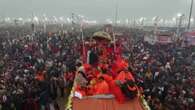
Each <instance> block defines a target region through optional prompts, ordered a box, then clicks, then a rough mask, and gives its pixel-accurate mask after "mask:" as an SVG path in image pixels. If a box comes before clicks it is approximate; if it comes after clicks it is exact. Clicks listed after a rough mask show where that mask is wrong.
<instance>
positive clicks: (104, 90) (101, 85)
mask: <svg viewBox="0 0 195 110" xmlns="http://www.w3.org/2000/svg"><path fill="white" fill-rule="evenodd" d="M109 93H110V89H109V85H108V83H107V82H106V81H105V80H104V77H102V76H100V77H99V78H98V81H97V83H96V84H95V86H94V95H99V94H109Z"/></svg>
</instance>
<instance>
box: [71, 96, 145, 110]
mask: <svg viewBox="0 0 195 110" xmlns="http://www.w3.org/2000/svg"><path fill="white" fill-rule="evenodd" d="M72 110H144V109H143V105H142V103H141V100H140V99H139V98H135V99H133V100H131V101H128V102H126V103H124V104H119V103H118V102H117V101H116V100H115V99H114V98H110V99H97V98H84V99H78V98H73V106H72Z"/></svg>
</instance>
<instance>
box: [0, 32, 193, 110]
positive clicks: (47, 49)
mask: <svg viewBox="0 0 195 110" xmlns="http://www.w3.org/2000/svg"><path fill="white" fill-rule="evenodd" d="M78 36H79V33H76V32H70V33H66V34H63V35H60V34H57V33H56V34H52V35H48V34H43V33H41V32H40V33H35V34H33V35H31V36H25V37H13V38H6V37H3V36H0V58H1V59H0V72H1V74H0V75H1V76H0V90H1V91H0V110H59V105H58V103H57V102H56V99H57V97H59V96H61V97H65V98H67V97H68V95H67V94H68V93H67V91H66V88H70V86H71V85H72V84H73V81H74V75H75V71H76V69H78V70H79V71H78V74H79V75H78V77H79V78H78V77H77V78H76V82H77V83H79V86H77V87H76V91H78V92H80V93H81V94H82V95H99V94H110V93H112V94H114V96H115V97H116V99H117V100H118V102H119V103H124V102H125V101H126V99H127V97H128V98H129V97H131V96H133V97H131V98H134V94H130V95H129V94H128V93H125V91H126V90H131V91H133V90H135V89H136V90H139V92H140V94H143V95H144V96H145V99H146V100H147V102H148V104H149V106H150V107H151V109H152V110H163V109H164V110H193V109H195V104H194V101H195V85H194V83H195V74H194V73H195V71H194V68H193V65H192V64H193V63H194V62H193V60H194V55H193V48H192V47H188V48H184V47H181V45H180V43H179V42H177V43H173V44H168V45H159V44H155V45H150V44H148V43H145V42H144V41H143V40H138V41H134V42H131V45H128V46H126V45H127V42H125V41H123V42H118V43H119V44H117V51H115V53H116V55H111V54H113V50H109V47H107V48H106V50H104V49H105V47H104V48H103V47H101V48H102V50H101V51H99V53H95V52H97V51H96V50H95V48H91V53H93V52H94V55H93V57H96V58H94V59H93V58H92V59H91V60H94V61H95V62H96V61H97V62H98V64H97V63H93V64H92V65H89V64H84V66H83V68H79V66H81V62H82V61H83V58H81V57H82V55H81V51H82V48H81V45H79V44H80V41H81V40H80V38H79V37H78ZM130 37H131V38H133V37H136V36H128V37H126V39H128V38H130ZM119 39H120V38H119ZM126 41H128V40H126ZM81 44H82V43H81ZM99 48H100V47H99ZM109 52H111V53H109ZM117 52H118V53H117ZM119 53H121V54H122V55H121V56H117V55H118V54H119ZM108 56H110V57H109V58H108ZM113 56H114V57H113ZM121 57H122V58H121ZM97 59H98V60H97ZM113 61H116V62H113ZM99 62H101V63H99ZM97 65H98V68H97ZM110 65H113V66H111V67H110ZM77 67H78V68H77ZM100 72H101V74H99V73H100ZM94 77H95V78H94ZM81 79H82V80H81ZM127 80H128V81H129V80H130V81H129V83H130V84H129V85H130V86H131V85H133V86H132V87H129V88H125V87H126V86H123V84H125V83H126V82H127ZM86 86H87V87H86ZM86 91H87V92H86ZM59 93H60V94H59ZM131 98H130V99H129V100H131Z"/></svg>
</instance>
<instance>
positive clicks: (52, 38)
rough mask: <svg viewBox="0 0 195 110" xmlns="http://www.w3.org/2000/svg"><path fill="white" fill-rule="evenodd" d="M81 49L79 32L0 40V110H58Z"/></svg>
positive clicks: (72, 77)
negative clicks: (60, 98)
mask: <svg viewBox="0 0 195 110" xmlns="http://www.w3.org/2000/svg"><path fill="white" fill-rule="evenodd" d="M79 47H80V45H79V34H78V33H76V32H74V33H71V32H67V33H53V34H51V33H50V34H44V33H42V32H37V33H34V34H32V35H24V36H20V37H10V38H8V37H4V36H0V73H1V74H0V75H1V77H0V90H1V91H0V110H40V109H41V110H59V105H58V103H57V102H56V98H57V97H58V96H61V97H65V96H66V97H68V94H64V93H65V88H70V86H71V84H72V82H73V79H74V71H75V69H76V68H75V62H76V59H79V56H80V55H79V54H80V53H79V52H78V51H79Z"/></svg>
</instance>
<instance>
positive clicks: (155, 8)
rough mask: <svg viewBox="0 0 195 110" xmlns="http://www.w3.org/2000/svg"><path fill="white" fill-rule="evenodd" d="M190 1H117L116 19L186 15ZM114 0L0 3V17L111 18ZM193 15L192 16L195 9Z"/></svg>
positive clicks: (11, 0)
mask: <svg viewBox="0 0 195 110" xmlns="http://www.w3.org/2000/svg"><path fill="white" fill-rule="evenodd" d="M190 1H191V0H118V5H119V16H120V19H125V18H130V17H133V16H135V17H141V16H144V17H152V16H156V15H159V16H162V17H172V16H174V15H176V14H177V13H178V12H182V13H184V14H187V15H188V14H189V13H188V11H189V7H190ZM115 4H116V0H0V16H1V17H2V16H3V17H6V16H10V17H20V16H22V17H28V16H31V15H32V13H34V14H35V15H39V16H40V15H42V14H43V13H45V14H46V15H47V16H53V15H54V16H59V17H60V16H66V17H68V16H71V13H72V12H74V13H78V14H82V15H85V16H87V17H89V18H91V19H97V20H103V19H106V18H111V19H112V18H114V14H115V6H116V5H115ZM193 15H195V7H194V12H193Z"/></svg>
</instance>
